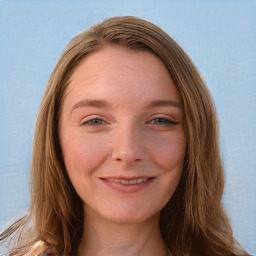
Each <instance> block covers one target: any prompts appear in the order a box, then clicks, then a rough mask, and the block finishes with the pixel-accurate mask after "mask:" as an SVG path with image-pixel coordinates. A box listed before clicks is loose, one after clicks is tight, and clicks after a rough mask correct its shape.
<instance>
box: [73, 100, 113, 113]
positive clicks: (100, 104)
mask: <svg viewBox="0 0 256 256" xmlns="http://www.w3.org/2000/svg"><path fill="white" fill-rule="evenodd" d="M80 107H96V108H105V109H112V105H111V104H110V103H108V102H107V101H105V100H93V99H92V100H81V101H78V102H77V103H76V104H75V105H74V106H73V107H72V110H71V112H72V111H74V110H75V109H77V108H80Z"/></svg>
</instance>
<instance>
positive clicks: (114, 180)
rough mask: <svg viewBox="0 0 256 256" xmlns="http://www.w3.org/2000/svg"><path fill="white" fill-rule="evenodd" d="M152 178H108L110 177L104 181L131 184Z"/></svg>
mask: <svg viewBox="0 0 256 256" xmlns="http://www.w3.org/2000/svg"><path fill="white" fill-rule="evenodd" d="M150 179H153V177H150V178H136V179H134V178H133V179H114V178H110V179H104V180H106V181H109V182H115V183H121V184H124V185H133V184H141V183H145V182H147V181H148V180H150Z"/></svg>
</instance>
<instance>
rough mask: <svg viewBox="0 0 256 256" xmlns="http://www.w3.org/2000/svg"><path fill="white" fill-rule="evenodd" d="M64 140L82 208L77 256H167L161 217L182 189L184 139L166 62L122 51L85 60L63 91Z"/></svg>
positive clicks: (99, 53) (114, 49)
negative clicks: (165, 208) (171, 199)
mask: <svg viewBox="0 0 256 256" xmlns="http://www.w3.org/2000/svg"><path fill="white" fill-rule="evenodd" d="M59 136H60V144H61V148H62V152H63V158H64V162H65V165H66V168H67V172H68V175H69V177H70V180H71V182H72V184H73V186H74V188H75V190H76V192H77V193H78V195H79V196H80V198H81V199H82V201H83V202H84V212H85V215H84V223H85V226H84V234H83V239H82V241H81V244H80V246H79V249H78V255H86V256H90V255H94V256H95V255H101V256H103V255H108V256H110V255H147V256H151V255H152V256H153V255H154V256H155V255H165V254H166V248H165V245H164V242H163V241H162V238H161V234H160V230H159V227H158V222H159V214H160V211H161V209H162V208H163V207H164V206H165V205H166V203H167V202H168V201H169V199H170V198H171V196H172V195H173V193H174V191H175V189H176V187H177V185H178V183H179V180H180V177H181V173H182V167H183V159H184V155H185V148H186V139H185V135H184V131H183V125H182V109H181V107H180V100H179V93H178V91H177V89H176V87H175V85H174V83H173V81H172V79H171V77H170V75H169V73H168V71H167V69H166V68H165V66H164V64H163V63H162V62H161V60H160V59H159V58H158V57H157V56H155V55H154V54H152V53H150V52H146V51H134V50H129V49H125V48H122V47H119V46H106V47H105V48H103V49H101V50H99V51H97V52H95V53H93V54H91V55H89V56H87V57H86V58H85V60H84V61H83V62H82V63H81V65H79V66H78V67H77V69H76V70H75V72H74V74H73V76H72V78H71V82H70V84H69V86H68V89H67V91H66V94H65V98H64V102H63V106H62V110H61V118H60V125H59ZM113 179H117V180H118V179H119V180H122V182H126V181H130V180H135V179H137V181H138V179H144V180H145V179H147V181H145V182H142V183H139V184H136V185H134V184H122V183H120V182H114V181H113Z"/></svg>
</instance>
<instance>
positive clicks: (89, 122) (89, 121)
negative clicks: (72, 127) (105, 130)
mask: <svg viewBox="0 0 256 256" xmlns="http://www.w3.org/2000/svg"><path fill="white" fill-rule="evenodd" d="M156 120H158V121H159V120H161V122H162V121H164V123H161V124H156V123H152V122H153V121H156ZM95 121H96V123H94V124H93V123H92V122H95ZM99 121H100V123H97V122H99ZM105 123H106V122H105V121H104V120H102V119H101V118H93V119H91V120H88V121H85V122H83V123H82V125H91V126H99V125H102V124H105ZM147 123H148V124H154V125H159V126H168V125H177V124H179V122H175V121H172V120H171V119H168V118H165V117H156V118H154V119H152V120H150V121H149V122H147Z"/></svg>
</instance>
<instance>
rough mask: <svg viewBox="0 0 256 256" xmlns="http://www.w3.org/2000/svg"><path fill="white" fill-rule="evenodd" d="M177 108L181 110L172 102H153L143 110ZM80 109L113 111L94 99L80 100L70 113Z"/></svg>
mask: <svg viewBox="0 0 256 256" xmlns="http://www.w3.org/2000/svg"><path fill="white" fill-rule="evenodd" d="M169 106H171V107H177V108H181V105H180V104H179V103H178V102H177V101H174V100H153V101H150V102H149V103H146V104H145V108H152V107H169ZM81 107H95V108H103V109H109V110H111V109H113V107H112V105H111V104H110V103H109V102H107V101H105V100H96V99H91V100H81V101H78V102H77V103H76V104H75V105H74V106H73V107H72V109H71V112H72V111H74V110H75V109H77V108H81Z"/></svg>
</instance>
